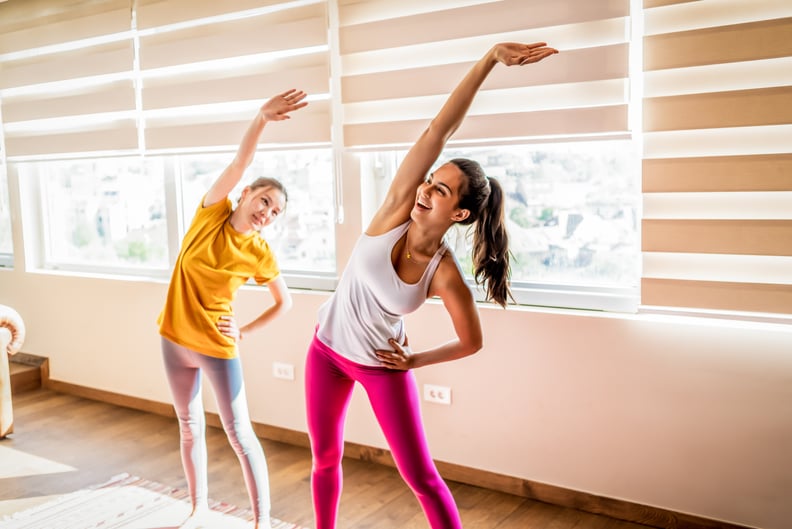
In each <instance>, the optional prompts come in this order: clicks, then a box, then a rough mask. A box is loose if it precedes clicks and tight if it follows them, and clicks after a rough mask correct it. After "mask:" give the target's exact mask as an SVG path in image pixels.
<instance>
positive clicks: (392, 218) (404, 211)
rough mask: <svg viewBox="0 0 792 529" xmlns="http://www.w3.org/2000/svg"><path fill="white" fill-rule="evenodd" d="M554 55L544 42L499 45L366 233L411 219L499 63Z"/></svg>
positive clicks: (434, 125) (464, 86) (443, 113)
mask: <svg viewBox="0 0 792 529" xmlns="http://www.w3.org/2000/svg"><path fill="white" fill-rule="evenodd" d="M554 53H558V51H557V50H555V49H554V48H548V47H547V45H546V44H545V43H544V42H538V43H535V44H519V43H514V42H506V43H500V44H496V45H495V46H493V47H492V48H491V49H490V50H489V51H488V52H487V53H486V55H484V57H482V58H481V59H479V61H478V62H477V63H476V64H475V65H474V66H473V67H472V68H471V69H470V71H469V72H468V73H467V75H465V77H464V78H463V79H462V81H461V82H460V83H459V84H458V85H457V87H456V88H455V89H454V91H453V92H451V95H450V96H449V97H448V99H447V100H446V102H445V104H444V105H443V107H442V108H441V109H440V111H439V112H438V114H437V115H436V116H435V117H434V119H433V120H432V121H431V122H430V123H429V126H428V127H427V128H426V130H424V131H423V133H422V134H421V136H420V137H419V138H418V141H416V142H415V144H414V145H413V146H412V148H411V149H410V150H409V152H408V153H407V156H406V157H405V158H404V160H403V161H402V163H401V165H400V166H399V168H398V170H397V171H396V175H395V176H394V178H393V182H392V183H391V186H390V188H389V189H388V194H387V195H386V196H385V200H384V201H383V203H382V205H381V206H380V208H379V210H378V211H377V213H376V214H375V215H374V218H373V219H372V221H371V224H370V225H369V228H368V229H367V230H366V233H368V234H369V235H378V234H381V233H385V232H386V231H388V230H390V229H391V228H393V227H395V226H398V225H399V224H401V223H402V222H404V221H405V220H407V218H409V216H410V210H411V209H412V207H413V204H414V202H415V190H416V188H417V187H418V185H419V184H420V183H421V182H422V181H423V179H424V178H425V177H426V173H427V172H428V171H429V169H430V168H431V167H432V164H433V163H434V162H435V161H436V160H437V158H438V156H440V153H441V152H442V150H443V147H444V146H445V144H446V142H447V141H448V139H449V138H450V137H451V135H452V134H454V132H455V131H456V130H457V128H459V125H460V124H461V123H462V121H463V120H464V118H465V115H466V114H467V111H468V109H469V108H470V105H471V103H472V102H473V98H474V97H475V95H476V93H477V92H478V90H479V88H480V87H481V84H482V83H483V82H484V80H485V79H486V78H487V76H488V75H489V73H490V72H491V71H492V68H493V67H495V65H496V64H497V63H499V62H500V63H503V64H505V65H506V66H514V65H525V64H530V63H534V62H538V61H541V60H542V59H544V58H545V57H549V56H550V55H552V54H554Z"/></svg>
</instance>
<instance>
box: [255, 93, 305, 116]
mask: <svg viewBox="0 0 792 529" xmlns="http://www.w3.org/2000/svg"><path fill="white" fill-rule="evenodd" d="M306 96H307V94H306V93H305V92H303V91H302V90H297V89H294V88H292V89H290V90H286V91H285V92H283V93H282V94H278V95H276V96H273V97H271V98H270V99H269V101H267V102H266V103H264V105H263V106H262V107H261V114H262V116H263V117H264V119H266V120H267V121H282V120H284V119H290V118H291V116H289V113H290V112H294V111H295V110H299V109H301V108H303V107H304V106H306V105H307V104H308V102H307V101H303V99H305V97H306Z"/></svg>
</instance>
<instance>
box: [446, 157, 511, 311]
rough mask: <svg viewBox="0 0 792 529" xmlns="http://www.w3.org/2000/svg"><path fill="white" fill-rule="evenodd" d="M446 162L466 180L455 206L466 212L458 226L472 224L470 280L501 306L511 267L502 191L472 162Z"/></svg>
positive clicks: (508, 293)
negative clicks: (472, 278)
mask: <svg viewBox="0 0 792 529" xmlns="http://www.w3.org/2000/svg"><path fill="white" fill-rule="evenodd" d="M450 163H453V164H454V165H456V166H457V167H458V168H459V169H460V170H461V171H462V172H463V173H464V174H465V175H466V176H467V177H468V181H467V188H466V189H465V192H464V194H463V196H462V197H461V198H460V201H459V207H460V208H463V209H467V210H469V211H470V215H469V216H468V217H467V218H466V219H465V220H463V221H462V222H461V224H472V223H474V222H475V223H476V225H475V227H474V230H473V277H474V278H475V280H476V283H477V284H480V285H484V287H485V289H486V292H487V300H489V301H494V302H495V303H497V304H498V305H500V306H501V307H505V306H506V303H507V302H508V300H509V299H510V298H511V299H514V298H513V297H512V295H511V290H510V289H509V278H510V276H511V268H510V254H509V236H508V234H507V233H506V222H505V213H504V204H503V188H502V187H501V185H500V182H498V181H497V180H496V179H494V178H490V177H488V176H486V175H485V174H484V170H483V169H482V168H481V166H480V165H479V164H478V163H477V162H474V161H473V160H468V159H465V158H456V159H454V160H451V162H450Z"/></svg>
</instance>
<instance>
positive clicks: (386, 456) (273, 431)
mask: <svg viewBox="0 0 792 529" xmlns="http://www.w3.org/2000/svg"><path fill="white" fill-rule="evenodd" d="M43 383H44V387H46V388H47V389H51V390H53V391H57V392H60V393H66V394H69V395H75V396H78V397H83V398H86V399H91V400H97V401H101V402H106V403H109V404H114V405H116V406H123V407H126V408H132V409H136V410H140V411H145V412H149V413H154V414H157V415H162V416H165V417H173V418H175V417H176V415H175V413H174V411H173V406H172V405H171V404H170V403H163V402H158V401H152V400H148V399H141V398H138V397H131V396H128V395H121V394H118V393H113V392H110V391H105V390H101V389H95V388H89V387H86V386H79V385H76V384H71V383H69V382H62V381H58V380H52V379H49V378H47V379H46V380H44V381H43ZM206 422H207V424H208V425H209V426H214V427H217V428H220V427H221V424H220V418H219V417H218V415H217V414H216V413H207V417H206ZM253 428H254V430H255V432H256V435H258V436H259V437H261V438H263V439H268V440H271V441H278V442H282V443H287V444H291V445H295V446H302V447H309V446H310V442H309V439H308V434H307V433H305V432H300V431H296V430H290V429H287V428H280V427H278V426H271V425H267V424H260V423H253ZM344 456H345V457H351V458H354V459H360V460H363V461H371V462H374V463H379V464H382V465H387V466H390V467H394V466H395V464H394V462H393V457H392V456H391V454H390V451H388V450H384V449H382V448H375V447H371V446H366V445H361V444H356V443H349V442H347V443H345V445H344ZM436 464H437V468H438V470H439V471H440V474H441V475H442V476H443V478H445V479H448V480H451V481H457V482H460V483H465V484H467V485H474V486H477V487H482V488H486V489H490V490H496V491H499V492H504V493H507V494H513V495H515V496H520V497H524V498H529V499H532V500H537V501H541V502H544V503H550V504H553V505H558V506H560V507H567V508H572V509H577V510H580V511H584V512H588V513H593V514H598V515H603V516H609V517H611V518H615V519H618V520H623V521H626V522H633V523H639V524H643V525H647V526H650V527H657V528H660V529H754V528H751V527H749V526H743V525H735V524H731V523H726V522H721V521H718V520H712V519H709V518H703V517H700V516H694V515H690V514H684V513H678V512H674V511H669V510H666V509H660V508H657V507H652V506H648V505H641V504H638V503H632V502H628V501H624V500H618V499H613V498H607V497H604V496H597V495H595V494H589V493H586V492H579V491H576V490H572V489H566V488H563V487H557V486H555V485H548V484H546V483H539V482H536V481H531V480H527V479H522V478H518V477H515V476H508V475H504V474H496V473H494V472H488V471H486V470H479V469H476V468H470V467H465V466H462V465H456V464H453V463H445V462H442V461H436Z"/></svg>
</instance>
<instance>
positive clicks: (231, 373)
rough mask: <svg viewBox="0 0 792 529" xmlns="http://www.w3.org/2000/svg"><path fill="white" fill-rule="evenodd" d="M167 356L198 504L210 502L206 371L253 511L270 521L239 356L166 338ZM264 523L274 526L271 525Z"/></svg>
mask: <svg viewBox="0 0 792 529" xmlns="http://www.w3.org/2000/svg"><path fill="white" fill-rule="evenodd" d="M162 357H163V360H164V362H165V372H166V373H167V376H168V383H169V384H170V388H171V393H172V394H173V407H174V409H175V410H176V416H177V417H178V419H179V427H180V432H181V458H182V464H183V465H184V474H185V476H186V478H187V487H188V489H189V491H190V499H191V500H192V503H193V506H196V505H198V506H201V505H206V503H207V500H208V485H207V462H206V437H205V429H206V420H205V417H204V407H203V401H202V399H201V371H203V372H204V373H205V374H206V377H207V379H208V380H209V383H210V384H211V385H212V389H213V390H214V394H215V399H216V402H217V408H218V411H219V413H220V420H221V422H222V423H223V429H224V430H225V432H226V435H227V436H228V441H229V442H230V443H231V446H232V447H233V449H234V452H236V455H237V457H238V458H239V462H240V464H241V465H242V474H243V475H244V477H245V484H246V485H247V491H248V495H249V496H250V504H251V506H252V508H253V515H254V517H255V519H256V521H257V522H269V515H270V494H269V478H268V474H267V461H266V459H265V458H264V451H263V450H262V448H261V443H260V442H259V440H258V438H257V437H256V434H255V433H254V432H253V427H252V425H251V424H250V415H249V413H248V408H247V399H246V397H245V383H244V381H243V379H242V363H241V362H240V360H239V357H237V358H234V359H230V360H227V359H223V358H214V357H211V356H207V355H203V354H200V353H196V352H195V351H191V350H189V349H187V348H186V347H182V346H181V345H178V344H175V343H173V342H171V341H170V340H168V339H166V338H162ZM263 526H264V527H268V525H267V524H266V523H264V524H263Z"/></svg>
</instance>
